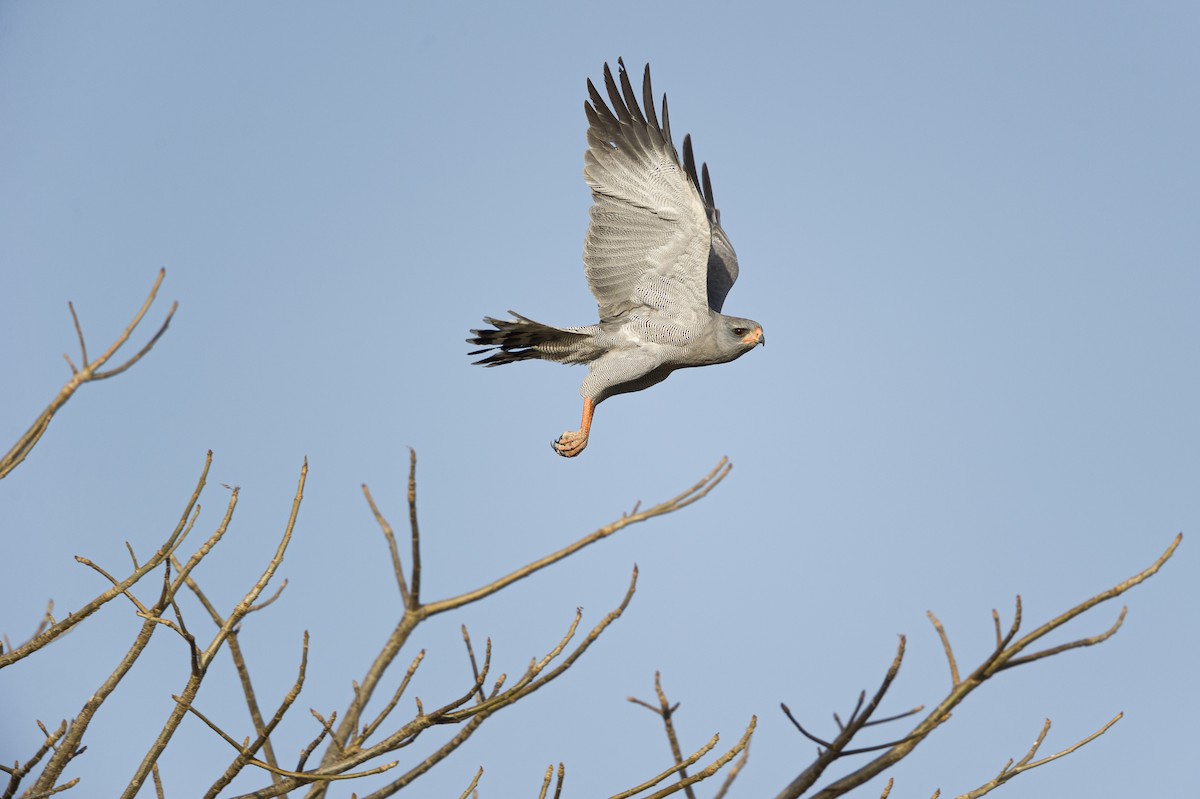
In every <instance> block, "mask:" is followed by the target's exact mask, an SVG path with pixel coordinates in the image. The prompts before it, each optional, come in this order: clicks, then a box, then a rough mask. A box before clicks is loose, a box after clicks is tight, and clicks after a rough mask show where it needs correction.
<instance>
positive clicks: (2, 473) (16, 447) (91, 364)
mask: <svg viewBox="0 0 1200 799" xmlns="http://www.w3.org/2000/svg"><path fill="white" fill-rule="evenodd" d="M166 274H167V272H166V270H165V269H160V270H159V272H158V279H156V280H155V281H154V287H153V288H151V289H150V296H148V297H147V298H146V301H145V302H143V303H142V307H141V308H140V309H139V310H138V312H137V314H135V315H134V317H133V321H131V322H130V323H129V324H128V325H127V326H126V327H125V330H124V331H122V332H121V335H119V336H118V337H117V340H116V341H114V342H113V343H112V345H111V346H109V348H108V349H106V350H105V351H104V352H103V354H101V355H100V357H99V358H97V359H96V360H95V361H89V360H88V355H87V345H86V344H85V343H84V339H83V329H82V328H81V327H80V325H79V317H78V316H77V315H76V314H75V306H74V305H73V304H71V303H67V307H68V308H70V310H71V319H72V321H73V322H74V325H75V332H76V334H77V335H78V336H79V349H80V352H81V353H82V358H83V361H82V365H81V367H80V368H78V369H76V368H75V365H74V364H72V363H71V359H70V358H67V364H68V365H69V366H70V367H71V379H70V380H68V381H67V383H66V385H64V386H63V387H62V388H61V389H59V392H58V394H57V395H56V396H55V397H54V399H53V400H51V402H50V404H49V405H47V406H46V409H45V410H44V411H42V412H41V414H39V415H38V418H37V419H35V420H34V422H33V424H32V425H31V426H30V428H29V429H28V430H26V431H25V433H24V434H23V435H22V436H21V437H20V438H19V439H17V443H15V444H13V446H12V448H11V449H10V450H9V451H8V452H7V453H6V454H5V455H4V456H3V457H0V480H3V479H4V478H5V477H7V476H8V474H9V472H11V471H12V470H13V469H15V468H16V467H17V466H18V465H20V464H21V462H22V461H24V460H25V458H26V457H27V456H28V455H29V453H30V452H32V451H33V448H34V447H35V446H37V443H38V441H40V440H41V438H42V436H43V435H44V434H45V432H46V430H47V428H49V427H50V420H51V419H53V418H54V414H56V413H58V411H59V409H61V408H62V406H63V405H65V404H66V403H67V400H69V399H71V396H72V395H74V393H75V391H76V390H77V389H78V388H79V387H80V386H82V385H83V384H85V383H90V382H92V381H95V380H104V379H106V378H109V377H113V376H115V375H119V374H120V373H121V372H124V371H125V370H126V369H128V368H129V367H131V366H133V365H134V364H135V363H137V362H138V361H140V360H141V359H142V357H143V356H144V355H145V354H146V353H148V352H149V351H150V350H151V349H152V348H153V347H154V345H155V344H156V343H158V340H159V338H161V337H162V334H163V333H165V332H167V326H168V325H170V324H171V317H173V316H174V315H175V309H176V308H178V307H179V303H173V304H172V305H171V310H170V311H168V312H167V317H166V318H165V319H164V320H163V323H162V325H161V326H159V328H158V331H157V332H156V333H155V334H154V335H153V336H152V337H151V338H150V341H148V342H147V343H146V345H145V346H144V347H142V349H141V350H140V351H139V352H138V353H137V354H136V355H134V356H133V357H132V358H130V359H129V360H128V361H126V362H125V363H124V364H122V365H121V366H118V367H116V368H115V369H110V370H108V371H107V372H104V371H101V367H103V366H104V365H105V364H106V363H108V361H109V359H110V358H112V357H113V356H114V355H116V354H117V351H118V350H120V349H121V347H123V346H124V345H125V342H127V341H128V340H129V337H130V336H131V335H133V331H134V330H136V329H137V326H138V325H139V324H141V321H142V317H144V316H145V315H146V312H147V311H148V310H150V306H151V305H152V304H153V303H154V298H155V297H156V296H157V295H158V288H159V286H161V285H162V282H163V278H164V277H166Z"/></svg>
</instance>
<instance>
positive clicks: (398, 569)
mask: <svg viewBox="0 0 1200 799" xmlns="http://www.w3.org/2000/svg"><path fill="white" fill-rule="evenodd" d="M362 491H363V496H365V497H366V498H367V504H368V505H369V506H370V507H371V513H372V514H374V516H375V523H376V524H378V525H379V529H380V530H382V531H383V537H384V539H385V540H386V541H387V545H388V552H389V553H390V554H391V556H392V571H393V572H395V574H396V586H397V587H398V588H399V589H400V601H401V602H402V603H403V604H404V607H406V608H407V607H409V606H410V605H411V604H412V602H411V601H410V599H409V596H408V583H407V581H406V580H405V579H404V567H403V566H402V565H401V564H400V550H399V549H398V548H397V547H396V534H395V533H394V532H393V531H392V526H391V525H390V524H388V520H387V519H385V518H384V516H383V514H382V513H380V512H379V507H378V506H377V505H376V504H375V498H374V497H372V496H371V489H369V488H367V484H366V483H363V485H362Z"/></svg>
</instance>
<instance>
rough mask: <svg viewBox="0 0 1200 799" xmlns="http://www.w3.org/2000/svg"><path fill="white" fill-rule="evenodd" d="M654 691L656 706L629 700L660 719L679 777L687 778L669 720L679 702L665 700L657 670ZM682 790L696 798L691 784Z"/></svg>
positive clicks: (685, 768)
mask: <svg viewBox="0 0 1200 799" xmlns="http://www.w3.org/2000/svg"><path fill="white" fill-rule="evenodd" d="M654 693H655V696H656V697H657V698H658V705H657V706H655V705H652V704H650V703H649V702H643V701H642V700H641V699H634V698H633V697H629V701H630V702H633V703H634V704H636V705H641V706H642V707H644V708H647V709H648V710H650V711H651V712H653V713H654V714H655V715H657V716H658V717H659V718H661V719H662V723H663V727H664V729H665V730H666V734H667V744H668V746H670V747H671V756H672V757H673V758H675V763H676V765H678V766H679V777H680V779H687V767H686V766H685V765H684V763H683V748H682V747H681V746H680V745H679V736H678V735H676V733H675V724H674V722H672V720H671V717H672V716H673V715H674V714H675V711H676V710H677V709H678V708H679V703H678V702H676V703H675V704H674V705H672V704H671V703H670V702H668V701H667V695H666V693H665V692H664V691H663V687H662V673H661V672H658V671H656V672H654ZM684 791H685V793H686V794H687V797H688V799H696V793H695V791H693V790H692V788H691V786H688V787H687V788H685V789H684Z"/></svg>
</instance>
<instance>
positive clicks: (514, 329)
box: [467, 59, 766, 458]
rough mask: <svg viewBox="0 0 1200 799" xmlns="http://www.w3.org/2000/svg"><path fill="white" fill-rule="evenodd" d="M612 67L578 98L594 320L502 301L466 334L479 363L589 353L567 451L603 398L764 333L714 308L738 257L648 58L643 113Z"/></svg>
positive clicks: (563, 446)
mask: <svg viewBox="0 0 1200 799" xmlns="http://www.w3.org/2000/svg"><path fill="white" fill-rule="evenodd" d="M617 67H618V73H619V74H618V78H619V80H620V87H619V88H618V85H617V81H615V80H613V75H612V71H611V70H610V69H609V67H608V64H605V65H604V85H605V89H606V90H607V94H608V100H609V102H610V103H611V104H612V108H611V110H610V108H609V106H608V105H607V104H605V102H604V97H603V96H602V95H601V94H600V92H599V91H597V89H596V87H595V86H594V85H593V84H592V81H591V80H590V79H589V80H588V82H587V88H588V94H589V95H590V98H591V99H590V101H589V102H585V103H584V106H583V108H584V111H585V112H586V114H587V119H588V132H587V139H588V149H587V152H586V153H584V156H583V163H584V166H583V177H584V180H586V181H587V184H588V186H590V187H591V189H592V201H593V202H592V208H591V224H590V225H589V226H588V231H587V236H586V237H585V239H584V243H583V266H584V275H585V276H586V277H587V282H588V287H589V288H590V289H591V291H592V294H593V295H594V296H595V298H596V304H597V306H598V309H599V313H600V321H599V323H597V324H594V325H587V326H585V327H567V328H558V327H550V326H549V325H544V324H541V323H540V322H535V321H533V320H532V319H528V318H526V317H524V316H521V315H520V314H518V313H516V312H515V311H509V314H511V315H512V317H513V318H512V319H493V318H491V317H485V318H484V322H485V323H487V324H489V325H492V327H491V328H486V329H483V330H472V331H471V333H472V334H473V335H472V337H471V338H469V339H467V341H468V342H469V343H471V344H475V345H479V346H482V347H483V349H478V350H473V351H472V352H471V353H470V354H471V355H481V354H483V353H489V352H490V353H491V354H490V355H488V356H487V357H486V358H482V359H481V360H478V361H475V363H477V364H482V365H484V366H500V365H501V364H506V363H513V362H515V361H523V360H526V359H528V358H540V359H542V360H547V361H557V362H558V363H566V364H580V363H585V364H587V366H588V375H587V377H586V378H585V379H584V381H583V384H582V385H581V386H580V387H579V393H580V395H581V396H582V397H583V421H582V422H581V424H580V426H579V429H578V430H574V431H567V432H565V433H563V434H562V435H561V436H559V437H558V438H557V439H556V440H555V441H554V443H553V447H554V451H555V452H557V453H558V454H559V455H562V456H563V457H567V458H572V457H574V456H576V455H578V454H579V453H581V452H583V450H584V447H586V446H587V443H588V434H589V432H590V431H591V426H592V414H593V413H594V412H595V409H596V406H597V405H599V404H600V403H601V402H603V401H604V400H606V399H608V398H609V397H611V396H614V395H616V394H624V393H627V392H630V391H641V390H642V389H644V388H649V387H650V386H653V385H655V384H656V383H660V382H662V381H663V380H665V379H666V378H667V375H669V374H671V372H673V371H675V370H676V369H682V368H686V367H689V366H709V365H710V364H717V363H727V362H729V361H732V360H734V359H735V358H739V357H741V356H742V355H744V354H746V353H747V352H749V351H750V350H752V349H754V348H755V347H756V346H758V345H759V344H764V345H765V344H766V338H765V337H764V335H763V329H762V325H760V324H759V323H758V322H754V321H752V320H750V319H743V318H741V317H737V316H726V315H725V314H722V313H721V306H722V305H723V304H724V303H725V295H726V294H728V293H729V289H730V288H732V286H733V282H734V281H735V280H737V276H738V263H737V256H736V255H735V254H734V251H733V247H732V245H730V243H729V238H728V237H727V236H726V235H725V231H724V230H722V229H721V213H720V211H718V210H717V207H716V204H715V202H714V200H713V190H712V182H711V180H709V176H708V165H707V164H704V165H702V167H701V171H700V174H699V175H698V174H697V172H696V160H695V158H694V156H693V155H692V140H691V136H690V135H689V136H684V137H683V160H682V162H681V161H680V158H679V153H678V152H677V151H676V150H675V144H674V143H673V142H672V140H671V124H670V119H669V117H668V115H667V98H666V96H665V95H664V96H663V100H662V124H661V125H660V124H659V120H658V117H657V116H656V115H655V112H654V95H653V93H652V91H651V88H650V65H649V64H647V65H646V70H645V73H644V76H643V78H642V102H643V104H644V106H645V113H644V114H643V113H642V108H641V107H639V106H638V100H637V96H636V95H635V94H634V90H633V86H632V85H631V84H630V82H629V75H628V74H627V73H626V71H625V64H624V63H623V62H622V61H621V60H620V59H618V60H617ZM701 176H702V177H701Z"/></svg>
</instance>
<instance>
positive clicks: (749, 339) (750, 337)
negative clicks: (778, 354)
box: [742, 327, 767, 347]
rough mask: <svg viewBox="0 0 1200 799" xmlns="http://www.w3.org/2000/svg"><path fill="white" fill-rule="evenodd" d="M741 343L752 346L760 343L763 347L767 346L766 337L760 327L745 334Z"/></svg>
mask: <svg viewBox="0 0 1200 799" xmlns="http://www.w3.org/2000/svg"><path fill="white" fill-rule="evenodd" d="M742 343H743V344H749V345H750V346H752V347H754V346H757V345H759V344H761V345H763V346H764V347H765V346H767V337H766V336H764V335H763V329H762V328H761V327H756V328H754V332H753V333H748V334H746V337H745V338H744V339H742Z"/></svg>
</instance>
